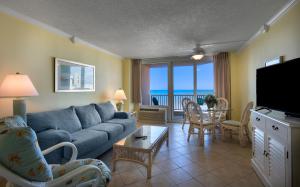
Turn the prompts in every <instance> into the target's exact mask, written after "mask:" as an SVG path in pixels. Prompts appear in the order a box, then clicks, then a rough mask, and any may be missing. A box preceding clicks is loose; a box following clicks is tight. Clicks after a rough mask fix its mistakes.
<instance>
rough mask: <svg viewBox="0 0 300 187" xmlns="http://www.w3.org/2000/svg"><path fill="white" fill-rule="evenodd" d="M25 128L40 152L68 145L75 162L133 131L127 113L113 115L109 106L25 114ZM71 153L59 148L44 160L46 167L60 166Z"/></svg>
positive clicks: (111, 107)
mask: <svg viewBox="0 0 300 187" xmlns="http://www.w3.org/2000/svg"><path fill="white" fill-rule="evenodd" d="M27 124H28V126H30V127H31V128H32V129H33V130H34V131H35V132H36V134H37V137H38V143H39V145H40V147H41V149H42V150H44V149H46V148H48V147H51V146H53V145H55V144H58V143H60V142H72V143H73V144H75V146H76V147H77V149H78V158H79V159H80V158H96V157H98V156H99V155H101V154H102V153H104V152H105V151H107V150H108V149H110V148H111V147H112V145H113V144H114V143H115V142H116V141H118V140H120V139H122V138H124V137H125V136H127V135H128V134H129V133H131V132H132V131H134V130H135V128H136V120H135V119H134V118H132V117H131V116H130V115H128V113H125V112H116V111H115V109H114V106H113V105H112V104H111V103H110V102H106V103H100V104H89V105H85V106H71V107H69V108H66V109H61V110H55V111H48V112H39V113H29V114H27ZM71 153H72V151H71V149H70V148H61V149H59V150H57V151H54V152H53V153H51V154H49V155H47V156H46V160H47V162H48V163H49V164H54V163H64V162H66V161H67V160H69V158H70V157H71Z"/></svg>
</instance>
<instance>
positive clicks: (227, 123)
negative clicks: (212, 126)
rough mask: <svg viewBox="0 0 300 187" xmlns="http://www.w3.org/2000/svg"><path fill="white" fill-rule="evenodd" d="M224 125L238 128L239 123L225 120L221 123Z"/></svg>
mask: <svg viewBox="0 0 300 187" xmlns="http://www.w3.org/2000/svg"><path fill="white" fill-rule="evenodd" d="M222 124H224V125H230V126H240V125H241V123H240V122H239V121H234V120H225V121H223V122H222Z"/></svg>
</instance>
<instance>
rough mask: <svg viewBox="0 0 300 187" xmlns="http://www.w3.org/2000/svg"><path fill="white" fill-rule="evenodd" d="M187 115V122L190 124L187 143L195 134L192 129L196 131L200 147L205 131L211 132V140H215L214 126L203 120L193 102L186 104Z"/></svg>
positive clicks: (198, 108)
mask: <svg viewBox="0 0 300 187" xmlns="http://www.w3.org/2000/svg"><path fill="white" fill-rule="evenodd" d="M187 114H188V120H189V122H190V127H189V131H188V139H187V141H188V142H189V141H190V136H191V135H192V134H196V133H194V132H195V131H194V129H198V135H199V142H200V145H204V133H205V130H210V131H211V132H212V135H213V139H214V138H215V125H214V124H213V123H212V122H211V120H209V121H207V120H204V119H203V113H202V110H201V107H200V106H199V105H198V104H197V103H195V102H194V101H190V102H188V104H187Z"/></svg>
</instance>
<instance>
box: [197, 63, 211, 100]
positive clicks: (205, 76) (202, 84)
mask: <svg viewBox="0 0 300 187" xmlns="http://www.w3.org/2000/svg"><path fill="white" fill-rule="evenodd" d="M207 94H214V64H213V63H206V64H198V65H197V95H207Z"/></svg>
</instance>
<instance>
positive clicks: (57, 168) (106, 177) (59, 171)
mask: <svg viewBox="0 0 300 187" xmlns="http://www.w3.org/2000/svg"><path fill="white" fill-rule="evenodd" d="M87 165H92V166H96V167H97V168H99V169H100V170H101V176H100V180H99V181H98V184H97V185H96V186H107V183H108V182H109V181H110V179H111V171H110V169H109V168H108V167H107V166H106V165H105V164H104V163H103V162H102V161H100V160H97V159H81V160H74V161H71V162H68V163H66V164H64V165H54V166H53V167H52V172H53V177H54V178H58V177H61V176H63V175H65V174H67V173H69V172H72V171H74V170H75V169H78V168H80V167H82V166H87ZM96 177H97V175H96V173H95V172H94V171H87V172H83V173H81V174H79V175H78V176H75V177H74V178H72V180H68V181H67V182H66V183H65V184H64V185H65V186H77V185H79V184H82V183H83V182H88V181H91V180H95V179H96Z"/></svg>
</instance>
